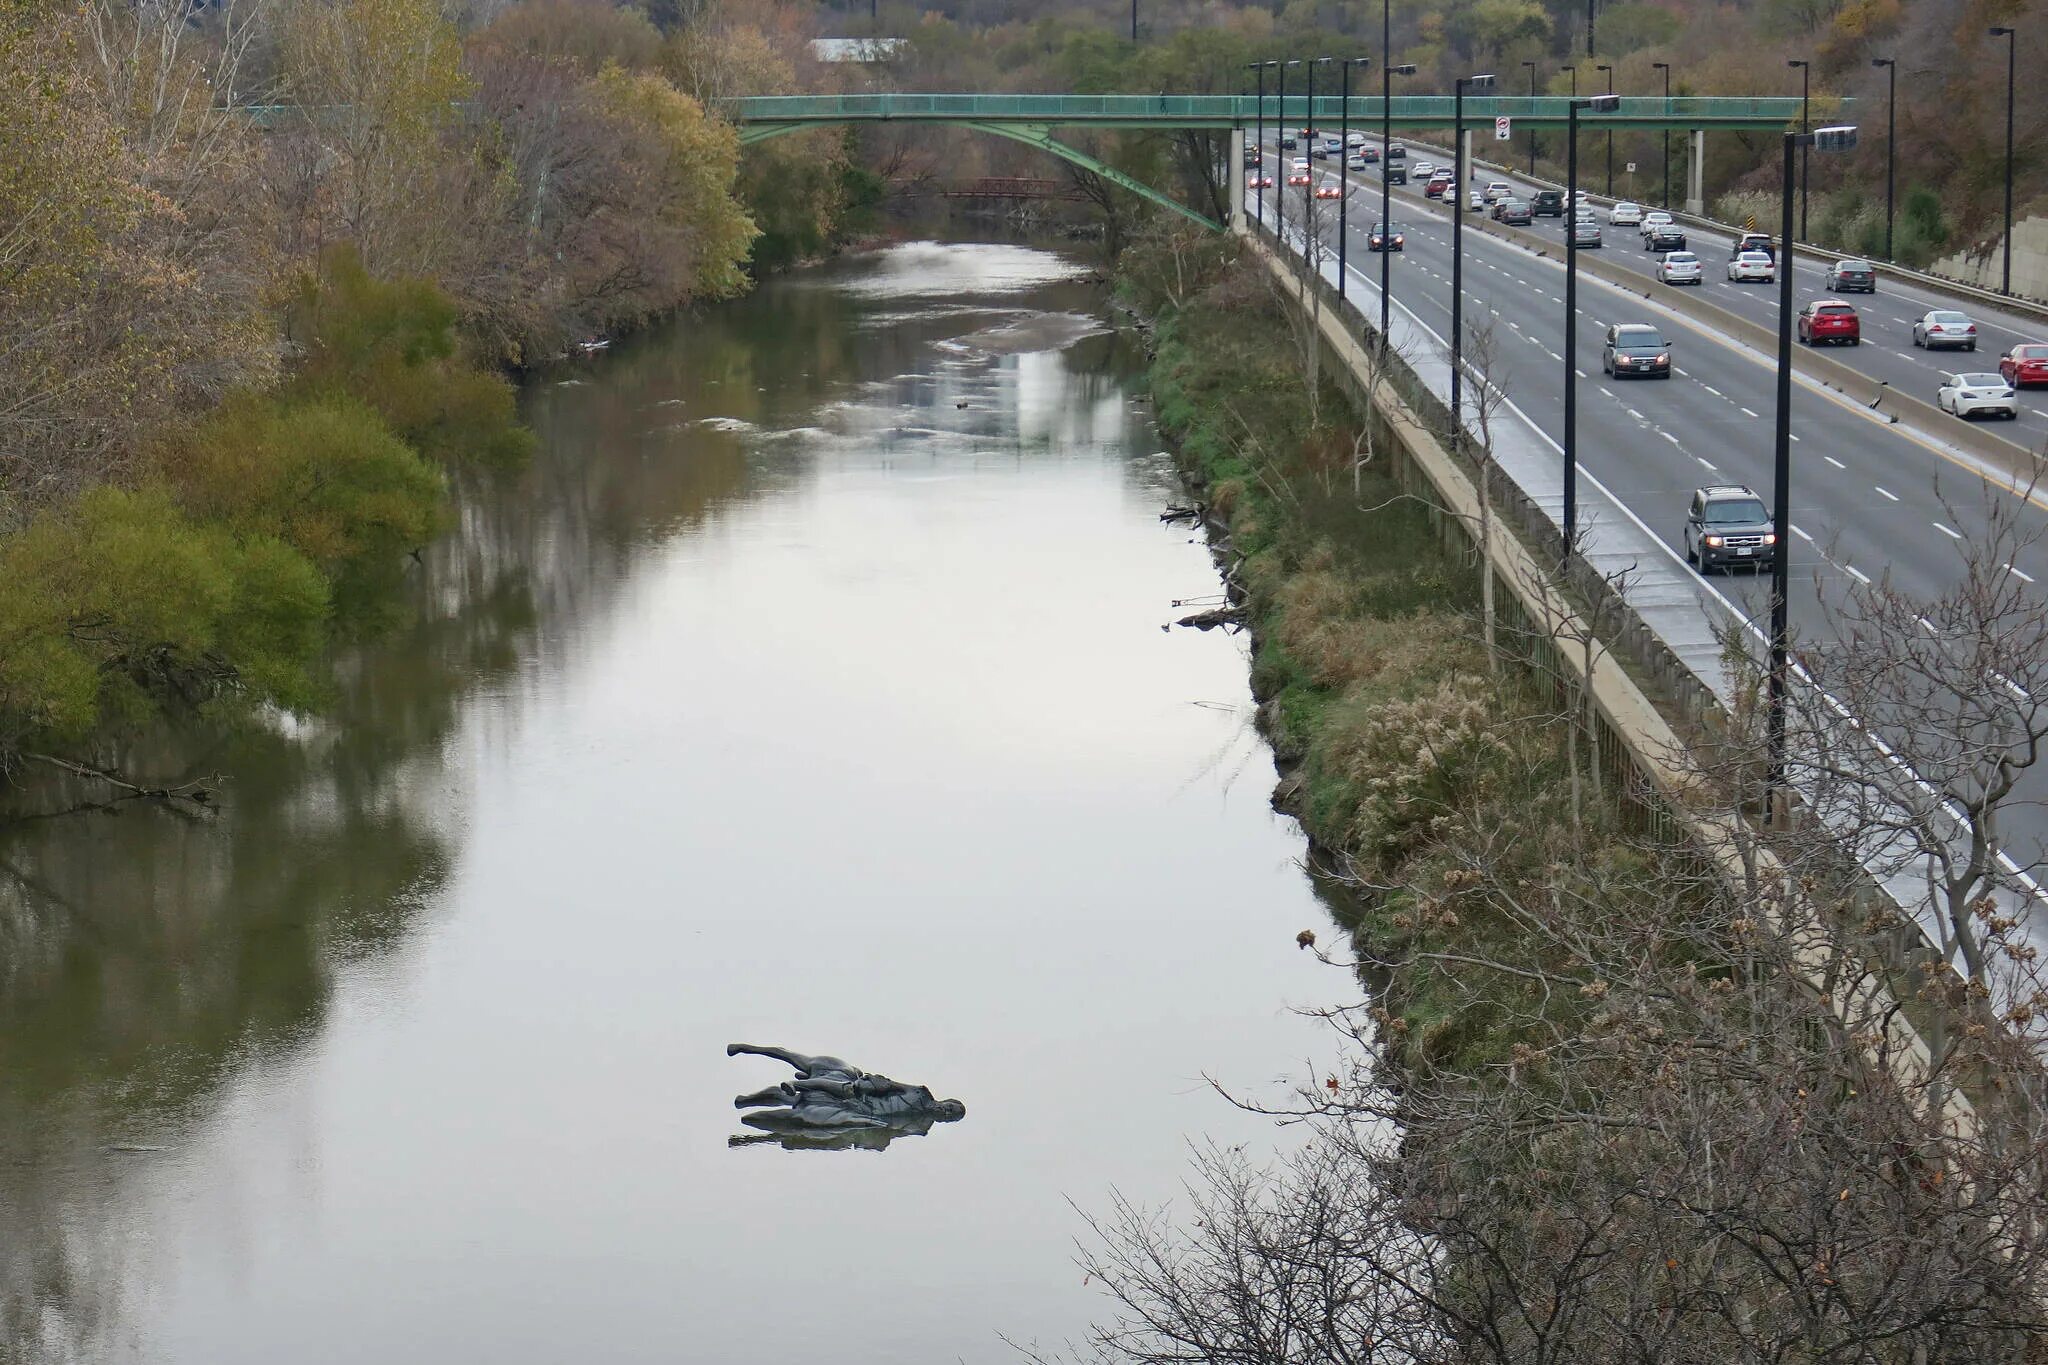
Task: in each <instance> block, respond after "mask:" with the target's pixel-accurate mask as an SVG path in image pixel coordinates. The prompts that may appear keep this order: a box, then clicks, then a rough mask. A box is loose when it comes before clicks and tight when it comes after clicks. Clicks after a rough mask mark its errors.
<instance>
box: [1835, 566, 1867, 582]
mask: <svg viewBox="0 0 2048 1365" xmlns="http://www.w3.org/2000/svg"><path fill="white" fill-rule="evenodd" d="M1842 571H1843V572H1844V573H1846V574H1848V575H1849V576H1850V577H1852V578H1854V579H1855V580H1856V581H1857V582H1858V583H1868V582H1870V575H1869V574H1867V573H1865V572H1863V570H1861V569H1859V568H1857V567H1856V566H1855V565H1854V564H1844V565H1843V566H1842Z"/></svg>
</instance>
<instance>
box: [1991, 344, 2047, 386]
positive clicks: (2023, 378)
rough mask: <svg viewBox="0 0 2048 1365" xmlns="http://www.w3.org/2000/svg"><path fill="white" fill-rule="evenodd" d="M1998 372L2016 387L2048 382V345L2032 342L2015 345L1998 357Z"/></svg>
mask: <svg viewBox="0 0 2048 1365" xmlns="http://www.w3.org/2000/svg"><path fill="white" fill-rule="evenodd" d="M1998 372H1999V373H2000V374H2002V375H2004V376H2005V382H2006V383H2008V384H2010V385H2012V386H2013V387H2014V388H2016V389H2024V388H2025V387H2027V385H2029V384H2048V346H2043V345H2041V344H2040V343H2038V342H2031V343H2029V344H2027V345H2025V346H2015V347H2013V348H2012V349H2011V350H2010V351H2007V352H2006V353H2005V354H2004V355H2002V356H2000V357H1999V358H1998Z"/></svg>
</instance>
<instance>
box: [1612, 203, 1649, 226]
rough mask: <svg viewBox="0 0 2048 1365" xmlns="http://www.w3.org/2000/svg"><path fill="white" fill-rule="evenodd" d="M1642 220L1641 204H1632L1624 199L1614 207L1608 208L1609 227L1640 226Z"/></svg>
mask: <svg viewBox="0 0 2048 1365" xmlns="http://www.w3.org/2000/svg"><path fill="white" fill-rule="evenodd" d="M1642 222H1643V206H1642V205H1641V204H1632V203H1630V202H1629V201H1628V200H1626V199H1624V200H1622V201H1621V202H1620V203H1619V204H1616V205H1615V206H1614V207H1613V208H1611V209H1609V210H1607V226H1609V227H1640V226H1642Z"/></svg>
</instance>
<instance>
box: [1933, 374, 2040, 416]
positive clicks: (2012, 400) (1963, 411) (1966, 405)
mask: <svg viewBox="0 0 2048 1365" xmlns="http://www.w3.org/2000/svg"><path fill="white" fill-rule="evenodd" d="M1934 405H1935V406H1936V407H1938V408H1940V409H1941V410H1942V411H1943V412H1952V413H1954V414H1955V415H1956V416H1958V417H1963V418H1970V417H2003V418H2004V419H2005V420H2006V421H2008V422H2011V421H2015V420H2017V419H2018V417H2019V415H2020V402H2019V399H2018V398H2017V397H2016V396H2015V395H2014V394H2013V391H2012V385H2010V384H2008V383H2006V382H2005V376H2004V375H2002V374H1997V373H1988V374H1978V373H1969V374H1944V375H1943V376H1942V377H1941V388H1940V389H1939V390H1938V391H1937V392H1936V393H1935V396H1934Z"/></svg>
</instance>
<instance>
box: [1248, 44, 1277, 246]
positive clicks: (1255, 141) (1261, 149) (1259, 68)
mask: <svg viewBox="0 0 2048 1365" xmlns="http://www.w3.org/2000/svg"><path fill="white" fill-rule="evenodd" d="M1244 65H1245V70H1247V71H1256V72H1258V73H1259V77H1258V79H1259V98H1258V101H1257V102H1256V103H1255V104H1254V105H1253V106H1252V111H1253V112H1252V147H1253V148H1254V149H1255V150H1256V151H1257V152H1258V154H1259V164H1258V165H1256V166H1254V167H1252V175H1251V179H1252V221H1253V222H1255V223H1257V224H1258V225H1259V226H1260V227H1262V228H1263V227H1264V226H1265V225H1266V192H1265V191H1264V190H1262V189H1260V188H1259V183H1258V182H1259V181H1261V180H1263V179H1265V176H1266V68H1267V67H1269V66H1271V65H1273V63H1271V62H1246V63H1245V64H1244Z"/></svg>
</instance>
